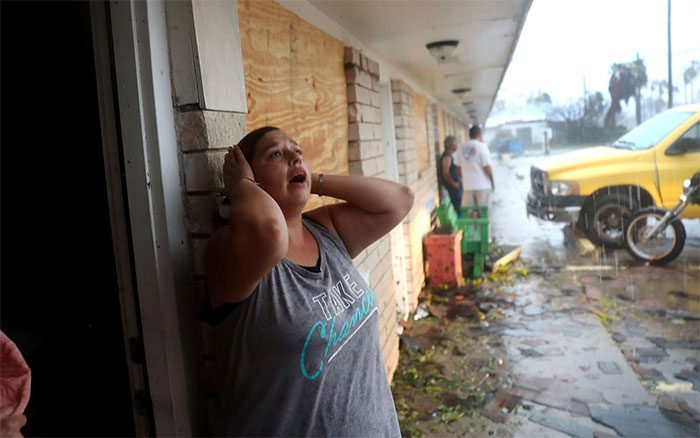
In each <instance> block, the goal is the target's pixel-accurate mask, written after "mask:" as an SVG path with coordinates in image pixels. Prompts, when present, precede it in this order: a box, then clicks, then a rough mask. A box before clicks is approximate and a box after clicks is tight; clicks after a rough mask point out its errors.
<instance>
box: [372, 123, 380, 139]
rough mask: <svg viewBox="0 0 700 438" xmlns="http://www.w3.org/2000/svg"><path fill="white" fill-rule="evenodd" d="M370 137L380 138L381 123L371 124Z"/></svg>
mask: <svg viewBox="0 0 700 438" xmlns="http://www.w3.org/2000/svg"><path fill="white" fill-rule="evenodd" d="M372 139H373V140H380V141H381V139H382V125H380V124H376V125H373V126H372Z"/></svg>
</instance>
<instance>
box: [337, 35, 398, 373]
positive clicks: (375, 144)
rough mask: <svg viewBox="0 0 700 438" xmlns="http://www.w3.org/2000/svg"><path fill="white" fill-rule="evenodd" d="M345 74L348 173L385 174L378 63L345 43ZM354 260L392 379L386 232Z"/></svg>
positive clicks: (392, 308) (394, 340)
mask: <svg viewBox="0 0 700 438" xmlns="http://www.w3.org/2000/svg"><path fill="white" fill-rule="evenodd" d="M345 77H346V79H347V92H348V162H349V166H348V167H349V171H350V174H351V175H362V176H372V177H377V178H384V177H385V176H386V172H385V170H386V164H385V161H384V145H383V143H382V125H381V123H382V118H381V109H380V106H379V105H380V104H379V64H377V63H376V62H375V61H373V60H371V59H369V58H367V57H366V56H365V55H363V54H362V53H360V51H359V50H357V49H355V48H352V47H346V48H345ZM354 262H355V265H356V266H357V269H358V270H359V271H360V273H362V274H363V275H369V284H370V287H371V288H372V290H373V291H374V293H375V294H376V296H377V301H378V303H379V310H380V312H379V318H380V342H381V347H382V355H383V357H384V366H385V367H386V371H387V374H388V375H389V378H390V379H391V376H392V375H393V373H394V370H395V369H396V365H397V364H398V360H399V348H398V347H399V339H398V336H397V333H396V288H395V287H394V281H393V272H392V269H391V242H390V238H389V236H388V235H387V236H384V237H383V238H381V239H379V240H378V241H377V242H375V243H374V244H372V245H371V246H370V247H369V248H367V249H366V250H365V251H363V252H362V253H361V254H359V255H358V256H357V257H356V258H355V260H354Z"/></svg>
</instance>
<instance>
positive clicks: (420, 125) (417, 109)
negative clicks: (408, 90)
mask: <svg viewBox="0 0 700 438" xmlns="http://www.w3.org/2000/svg"><path fill="white" fill-rule="evenodd" d="M426 103H427V100H426V98H425V96H423V95H421V94H418V93H414V94H413V129H414V131H415V135H416V159H417V163H416V168H417V169H418V171H419V172H420V171H423V170H425V169H427V168H428V165H429V164H430V152H429V151H430V149H429V146H428V124H427V121H426Z"/></svg>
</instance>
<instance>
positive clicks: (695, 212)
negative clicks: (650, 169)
mask: <svg viewBox="0 0 700 438" xmlns="http://www.w3.org/2000/svg"><path fill="white" fill-rule="evenodd" d="M656 165H657V170H658V172H659V191H660V193H661V199H662V202H663V207H664V208H667V209H668V208H672V207H673V206H674V205H676V203H677V202H678V197H679V196H680V194H681V192H682V191H683V180H685V179H688V178H690V177H691V176H692V175H693V174H694V173H695V172H697V171H699V170H700V122H698V123H695V125H693V126H692V127H691V128H690V129H688V130H687V131H686V132H685V133H684V134H683V135H681V136H680V137H679V138H678V139H677V140H676V141H674V142H673V143H671V145H670V146H668V147H667V148H666V149H665V150H663V152H660V153H658V154H657V156H656ZM683 217H693V218H697V217H700V206H698V205H690V206H688V208H687V209H686V210H685V212H684V214H683Z"/></svg>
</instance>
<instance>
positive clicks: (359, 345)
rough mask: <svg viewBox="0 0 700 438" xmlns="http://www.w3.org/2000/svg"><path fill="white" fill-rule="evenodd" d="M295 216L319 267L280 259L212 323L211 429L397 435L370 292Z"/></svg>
mask: <svg viewBox="0 0 700 438" xmlns="http://www.w3.org/2000/svg"><path fill="white" fill-rule="evenodd" d="M303 221H304V222H303V223H304V225H305V226H306V228H307V229H308V230H309V231H310V232H311V234H312V235H313V236H314V237H315V238H316V241H317V242H318V246H319V252H320V261H319V265H320V272H312V271H310V270H308V269H304V268H303V267H300V266H298V265H296V264H295V263H293V262H292V261H290V260H288V259H286V258H284V259H282V261H280V262H279V263H278V264H277V265H276V266H275V267H274V268H273V269H272V271H271V272H270V273H268V274H267V275H266V276H265V277H263V279H262V280H261V281H260V284H259V285H258V286H257V287H256V289H255V290H254V291H253V293H252V294H251V295H250V297H248V298H247V299H246V300H245V301H243V302H242V303H240V304H239V305H238V306H237V307H236V308H235V310H234V311H233V313H232V314H231V315H230V316H228V317H227V318H226V320H224V322H223V323H222V335H223V336H222V339H223V342H222V348H223V352H222V356H220V357H222V358H223V360H224V364H223V366H224V370H225V371H224V372H225V376H224V380H223V389H222V396H221V405H220V411H219V414H218V416H217V417H218V418H217V420H218V421H219V423H220V424H219V430H218V431H217V432H218V433H220V434H222V435H246V436H251V435H255V436H362V437H370V436H371V437H375V436H376V437H379V436H381V437H384V436H400V431H399V424H398V419H397V415H396V408H395V407H394V401H393V398H392V395H391V391H390V389H389V384H388V381H387V376H386V372H385V371H384V365H383V361H382V355H381V350H380V346H379V310H378V308H377V300H376V297H375V295H374V293H373V292H372V291H371V290H370V289H369V287H367V284H366V282H365V281H364V280H363V278H362V277H361V276H360V275H359V273H358V272H357V270H356V269H355V267H354V265H353V264H352V260H351V258H350V256H349V254H348V252H347V250H346V248H345V245H344V244H343V242H342V240H341V239H340V237H339V236H337V235H335V234H333V233H331V232H330V231H328V230H327V229H326V228H325V227H323V226H321V225H319V224H317V223H315V222H314V221H311V220H309V219H307V218H304V220H303Z"/></svg>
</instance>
